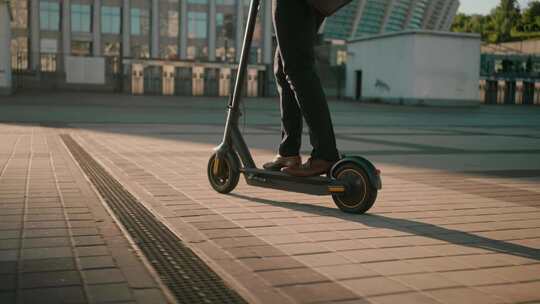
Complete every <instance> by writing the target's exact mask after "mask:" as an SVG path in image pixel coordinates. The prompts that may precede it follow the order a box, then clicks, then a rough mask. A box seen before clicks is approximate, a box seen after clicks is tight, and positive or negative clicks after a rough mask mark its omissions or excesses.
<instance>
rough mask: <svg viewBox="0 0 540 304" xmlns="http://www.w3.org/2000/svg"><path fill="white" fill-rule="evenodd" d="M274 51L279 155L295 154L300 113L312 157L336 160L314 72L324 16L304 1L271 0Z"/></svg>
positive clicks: (329, 123) (324, 103) (299, 136)
mask: <svg viewBox="0 0 540 304" xmlns="http://www.w3.org/2000/svg"><path fill="white" fill-rule="evenodd" d="M272 11H273V21H274V29H275V32H276V36H277V44H278V46H277V50H276V55H275V58H274V73H275V76H276V82H277V87H278V92H279V95H280V102H281V130H282V134H281V137H282V140H281V144H280V147H279V154H280V155H282V156H293V155H298V154H299V152H300V146H301V141H302V116H303V117H304V119H305V120H306V123H307V125H308V127H309V135H310V141H311V145H312V146H313V152H312V153H311V156H312V157H313V158H319V159H324V160H328V161H335V160H338V159H339V154H338V151H337V148H336V138H335V135H334V129H333V126H332V120H331V118H330V111H329V110H328V103H327V101H326V96H325V94H324V91H323V88H322V85H321V81H320V79H319V76H318V75H317V72H316V71H315V53H314V46H315V39H316V35H317V31H318V28H319V26H320V25H321V23H322V21H323V20H324V17H322V16H321V15H319V14H318V13H317V12H316V11H315V10H313V9H312V8H311V7H310V6H309V5H308V4H307V3H306V1H305V0H272Z"/></svg>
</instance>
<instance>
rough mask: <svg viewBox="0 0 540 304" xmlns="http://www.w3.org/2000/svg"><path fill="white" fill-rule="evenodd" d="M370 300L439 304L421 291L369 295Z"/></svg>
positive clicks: (381, 302) (409, 303) (377, 301)
mask: <svg viewBox="0 0 540 304" xmlns="http://www.w3.org/2000/svg"><path fill="white" fill-rule="evenodd" d="M369 300H370V301H372V302H373V303H376V304H395V303H400V304H439V303H440V302H439V301H437V300H435V299H434V298H432V297H429V296H427V295H424V294H421V293H417V292H415V293H400V294H395V295H386V296H379V297H371V298H369Z"/></svg>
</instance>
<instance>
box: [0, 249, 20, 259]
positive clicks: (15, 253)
mask: <svg viewBox="0 0 540 304" xmlns="http://www.w3.org/2000/svg"><path fill="white" fill-rule="evenodd" d="M18 258H19V250H0V262H11V261H17V260H18Z"/></svg>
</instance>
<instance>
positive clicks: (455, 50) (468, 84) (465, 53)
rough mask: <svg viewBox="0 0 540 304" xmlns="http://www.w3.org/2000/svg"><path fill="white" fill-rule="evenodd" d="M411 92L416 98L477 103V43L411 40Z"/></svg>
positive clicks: (448, 39) (444, 38)
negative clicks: (412, 81)
mask: <svg viewBox="0 0 540 304" xmlns="http://www.w3.org/2000/svg"><path fill="white" fill-rule="evenodd" d="M414 40H415V43H414V45H415V47H414V53H413V56H414V63H415V64H414V71H413V75H415V77H414V91H413V96H414V97H415V98H418V99H455V100H480V91H479V89H478V85H479V83H480V40H479V39H478V40H477V39H471V38H460V37H451V36H431V35H430V36H428V35H416V36H415V37H414Z"/></svg>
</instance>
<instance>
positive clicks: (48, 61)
mask: <svg viewBox="0 0 540 304" xmlns="http://www.w3.org/2000/svg"><path fill="white" fill-rule="evenodd" d="M39 59H40V60H39V63H40V70H41V71H42V72H56V54H41V55H40V57H39Z"/></svg>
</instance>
